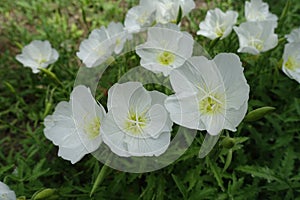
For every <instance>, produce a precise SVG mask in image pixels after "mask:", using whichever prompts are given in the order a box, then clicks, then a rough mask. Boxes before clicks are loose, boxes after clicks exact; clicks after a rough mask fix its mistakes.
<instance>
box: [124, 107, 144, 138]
mask: <svg viewBox="0 0 300 200" xmlns="http://www.w3.org/2000/svg"><path fill="white" fill-rule="evenodd" d="M146 124H147V119H146V116H145V114H141V115H139V114H138V113H136V112H133V111H129V113H128V117H127V119H126V122H125V129H126V130H129V131H130V132H131V133H132V134H133V135H138V134H140V133H142V131H143V128H144V127H145V126H146Z"/></svg>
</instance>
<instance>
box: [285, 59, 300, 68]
mask: <svg viewBox="0 0 300 200" xmlns="http://www.w3.org/2000/svg"><path fill="white" fill-rule="evenodd" d="M284 66H285V68H287V69H288V70H291V71H295V69H297V68H300V64H298V65H297V62H296V60H295V58H293V57H292V56H289V58H288V60H287V61H286V62H285V63H284Z"/></svg>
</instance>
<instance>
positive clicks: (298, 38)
mask: <svg viewBox="0 0 300 200" xmlns="http://www.w3.org/2000/svg"><path fill="white" fill-rule="evenodd" d="M285 38H286V39H287V41H288V42H290V43H291V42H300V28H297V29H293V30H292V32H291V33H290V34H288V35H285Z"/></svg>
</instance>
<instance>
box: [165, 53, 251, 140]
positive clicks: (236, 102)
mask: <svg viewBox="0 0 300 200" xmlns="http://www.w3.org/2000/svg"><path fill="white" fill-rule="evenodd" d="M170 80H171V84H172V88H173V90H174V91H175V95H172V96H169V97H168V98H167V100H166V101H165V106H166V108H167V110H168V111H169V112H170V117H171V119H172V120H173V122H175V123H177V124H179V125H181V126H184V127H187V128H191V129H197V130H207V132H208V133H209V134H210V135H218V134H219V133H220V131H221V130H222V129H228V130H231V131H236V127H237V126H238V124H239V123H240V122H241V121H242V119H243V118H244V116H245V114H246V111H247V106H248V103H247V102H248V98H249V86H248V84H247V81H246V79H245V77H244V74H243V68H242V63H241V62H240V59H239V57H238V56H237V55H235V54H232V53H221V54H219V55H217V56H216V57H215V58H214V59H213V60H208V59H207V58H205V57H203V56H200V57H192V58H190V59H188V60H187V61H186V62H185V64H184V65H183V66H182V67H180V68H177V69H175V70H173V71H172V72H171V74H170Z"/></svg>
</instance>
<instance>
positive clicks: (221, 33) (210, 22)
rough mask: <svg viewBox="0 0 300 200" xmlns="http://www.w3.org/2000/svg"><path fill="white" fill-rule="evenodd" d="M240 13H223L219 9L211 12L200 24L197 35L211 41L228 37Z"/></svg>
mask: <svg viewBox="0 0 300 200" xmlns="http://www.w3.org/2000/svg"><path fill="white" fill-rule="evenodd" d="M237 17H238V13H237V12H235V11H231V10H230V11H226V12H225V13H224V12H222V11H221V10H220V9H219V8H216V9H214V10H209V11H208V12H207V14H206V17H205V20H204V21H203V22H201V23H200V24H199V28H200V30H199V31H198V32H197V35H203V36H205V37H207V38H209V39H211V40H214V39H216V38H220V39H223V38H225V37H227V36H228V35H229V34H230V33H231V31H232V27H233V26H234V25H235V24H236V21H237Z"/></svg>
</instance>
